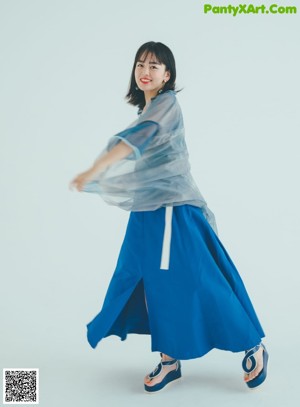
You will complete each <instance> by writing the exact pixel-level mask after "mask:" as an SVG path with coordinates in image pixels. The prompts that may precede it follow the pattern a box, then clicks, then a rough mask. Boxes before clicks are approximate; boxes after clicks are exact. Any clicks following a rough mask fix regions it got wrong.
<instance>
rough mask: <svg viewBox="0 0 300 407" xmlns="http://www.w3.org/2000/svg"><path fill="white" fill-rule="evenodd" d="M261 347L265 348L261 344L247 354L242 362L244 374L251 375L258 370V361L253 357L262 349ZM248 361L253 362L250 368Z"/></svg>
mask: <svg viewBox="0 0 300 407" xmlns="http://www.w3.org/2000/svg"><path fill="white" fill-rule="evenodd" d="M261 346H263V344H262V343H260V344H259V345H256V346H254V348H252V349H250V350H248V351H246V352H245V353H246V354H245V357H244V359H243V362H242V367H243V370H244V372H246V373H251V372H253V370H254V369H255V368H256V365H257V362H256V359H255V357H254V356H253V355H254V354H255V353H256V352H257V351H258V350H259V349H260V347H261ZM248 361H250V362H251V366H250V368H248V367H247V362H248Z"/></svg>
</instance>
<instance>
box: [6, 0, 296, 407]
mask: <svg viewBox="0 0 300 407" xmlns="http://www.w3.org/2000/svg"><path fill="white" fill-rule="evenodd" d="M271 3H273V2H270V1H265V2H264V4H265V5H268V4H271ZM278 3H279V2H278ZM211 4H215V5H224V4H230V3H229V2H228V3H226V2H224V1H221V0H220V1H219V3H217V2H214V3H213V2H211ZM231 4H239V2H238V1H231ZM280 4H283V5H286V2H284V1H282V0H281V1H280ZM288 5H297V4H296V1H294V3H292V2H291V3H289V4H288ZM299 13H300V11H299V12H298V14H296V15H284V14H280V15H270V14H269V15H237V16H236V17H233V16H232V15H204V13H203V2H202V1H200V0H199V1H196V0H185V1H183V0H165V1H162V0H152V1H151V2H147V1H145V0H127V1H121V0H118V1H117V0H112V1H106V2H104V1H99V0H98V1H96V0H73V1H71V0H51V1H50V0H23V1H21V0H18V1H17V0H11V1H10V0H1V1H0V44H1V52H0V55H1V57H0V58H1V63H0V80H1V89H0V103H1V123H0V126H1V127H0V131H1V149H0V158H1V168H0V169H1V172H0V178H1V202H0V205H1V208H0V209H1V210H0V222H1V257H0V266H1V286H0V307H1V308H0V309H1V311H0V312H1V337H0V341H1V343H0V361H1V366H0V367H1V369H2V368H13V367H19V368H25V367H31V368H34V367H35V368H39V369H40V400H41V401H40V405H41V406H43V407H50V406H51V407H52V406H54V405H55V406H56V407H58V406H64V407H71V406H72V407H76V406H82V405H87V406H89V407H92V406H99V403H106V402H107V403H108V405H109V406H112V407H113V406H117V405H119V404H120V403H122V405H125V406H127V405H131V406H138V405H140V403H144V405H145V406H146V405H150V403H151V405H152V403H153V399H151V400H150V399H148V398H147V396H146V395H144V393H143V377H144V375H145V374H146V373H149V372H150V371H151V370H152V369H153V368H154V367H155V365H156V364H157V363H158V361H159V357H158V354H157V353H151V350H150V337H149V336H145V335H132V334H131V335H129V336H128V338H127V340H126V341H124V342H121V341H120V340H119V338H118V337H109V338H106V339H104V340H103V341H101V342H100V343H99V345H98V347H97V348H96V349H95V350H94V349H92V348H91V347H90V346H89V344H88V342H87V340H86V327H85V325H86V323H87V322H89V321H90V320H91V319H92V318H93V317H94V316H95V315H96V314H97V313H98V312H99V310H100V308H101V305H102V301H103V299H104V295H105V293H106V289H107V286H108V283H109V280H110V278H111V275H112V273H113V271H114V267H115V265H116V260H117V256H118V253H119V249H120V246H121V243H122V240H123V237H124V233H125V228H126V225H127V220H128V216H129V213H128V212H125V211H122V210H120V209H118V208H115V207H111V206H108V205H107V204H105V203H104V202H103V201H102V200H101V198H100V197H98V196H96V195H93V194H87V193H78V192H71V191H69V189H68V183H69V181H70V180H71V179H72V178H73V177H74V176H75V175H76V174H77V173H79V172H81V171H83V170H85V169H87V168H88V167H89V166H90V165H91V163H92V162H93V160H94V158H95V157H96V156H97V154H98V153H99V152H100V150H102V148H103V147H104V145H105V144H106V142H107V140H108V138H109V137H110V136H111V135H113V134H115V133H117V132H118V131H121V130H123V129H124V128H125V127H126V126H127V125H128V124H129V123H130V122H131V121H133V120H134V118H135V117H136V109H135V108H133V107H132V106H130V105H128V104H126V103H125V100H124V96H125V94H126V92H127V86H128V84H129V77H130V73H131V69H132V64H133V59H134V56H135V52H136V50H137V49H138V47H139V46H140V45H141V44H143V43H144V42H146V41H160V42H163V43H165V44H166V45H168V46H169V47H170V48H171V50H172V51H173V53H174V55H175V59H176V63H177V85H178V88H181V87H183V88H184V90H183V91H182V92H180V93H179V94H178V96H177V97H178V100H179V102H180V104H181V107H182V110H183V114H184V120H185V127H186V142H187V145H188V149H189V152H190V162H191V166H192V174H193V176H194V178H195V180H196V182H197V184H198V186H199V189H200V191H201V192H202V194H203V195H204V197H205V199H206V201H207V203H208V206H209V207H210V209H211V210H212V211H213V212H214V214H215V216H216V221H217V225H218V230H219V237H220V239H221V241H222V242H223V244H224V246H225V247H226V249H227V251H228V252H229V254H230V256H231V258H232V260H233V262H234V263H235V265H236V266H237V268H238V270H239V272H240V274H241V276H242V278H243V280H244V282H245V284H246V287H247V289H248V292H249V294H250V297H251V299H252V301H253V304H254V306H255V309H256V311H257V313H258V316H259V318H260V320H261V323H262V325H263V327H264V330H265V332H266V334H267V337H266V340H265V344H266V346H267V348H268V350H269V352H270V367H269V376H268V379H267V381H266V383H265V385H264V386H262V388H261V389H260V390H259V392H254V393H251V394H249V392H248V391H247V388H246V386H245V384H244V383H243V381H242V370H241V366H240V362H241V359H242V354H233V353H229V352H228V353H226V352H220V351H217V350H214V351H212V352H210V353H209V354H208V355H206V356H205V357H204V358H201V359H194V360H190V361H184V362H183V376H184V380H182V382H181V383H180V384H179V382H178V386H174V387H172V388H170V389H168V390H166V391H164V392H162V393H161V394H160V395H156V396H155V397H157V398H156V400H154V402H155V403H158V404H160V403H161V405H167V406H168V405H172V406H177V405H181V404H182V403H183V402H185V403H188V404H189V403H193V401H194V400H198V399H200V400H201V404H202V405H204V404H205V405H210V406H212V407H213V406H219V405H221V403H222V406H230V407H233V406H237V405H241V404H242V405H243V406H244V407H247V406H248V405H249V406H250V404H251V406H252V405H256V406H264V407H265V406H277V405H278V406H281V405H283V404H284V405H287V406H292V405H295V404H297V402H299V401H300V397H299V395H298V393H297V378H298V376H299V375H298V373H299V372H298V361H299V356H300V355H299V346H298V345H299V339H300V338H299V318H298V311H299V305H300V304H299V293H298V290H299V274H298V273H299V262H298V251H299V249H298V245H299V238H298V236H299V223H300V222H299V205H300V199H299V197H300V196H299V195H300V194H299V187H298V184H299V147H300V146H299V124H300V123H299V111H300V106H299V71H300V66H299V65H300V64H299V39H300V24H299V23H300V22H299Z"/></svg>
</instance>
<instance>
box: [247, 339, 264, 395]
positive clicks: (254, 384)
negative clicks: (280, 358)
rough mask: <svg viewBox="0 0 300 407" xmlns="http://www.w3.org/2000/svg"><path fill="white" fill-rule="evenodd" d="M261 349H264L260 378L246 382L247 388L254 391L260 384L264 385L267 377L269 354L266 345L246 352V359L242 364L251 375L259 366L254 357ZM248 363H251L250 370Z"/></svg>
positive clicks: (260, 345)
mask: <svg viewBox="0 0 300 407" xmlns="http://www.w3.org/2000/svg"><path fill="white" fill-rule="evenodd" d="M260 347H262V348H263V368H262V370H261V371H260V372H259V374H258V376H256V377H255V378H254V379H252V380H249V381H248V382H246V384H247V386H248V387H250V389H253V388H255V387H257V386H259V385H260V384H262V383H263V382H264V381H265V379H266V377H267V367H268V359H269V354H268V352H267V349H266V348H265V345H264V344H263V343H260V344H259V345H256V346H254V348H252V349H250V350H248V351H245V357H244V359H243V362H242V367H243V370H244V372H245V373H247V374H249V373H251V372H253V370H254V369H255V368H256V366H257V362H256V359H255V357H254V356H253V355H254V354H255V353H256V352H257V351H258V350H259V349H260ZM248 361H250V362H251V366H250V367H249V368H248V367H247V362H248Z"/></svg>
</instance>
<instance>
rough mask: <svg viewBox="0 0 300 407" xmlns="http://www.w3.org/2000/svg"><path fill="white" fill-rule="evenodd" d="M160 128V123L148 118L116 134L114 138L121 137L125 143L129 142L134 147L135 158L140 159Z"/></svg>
mask: <svg viewBox="0 0 300 407" xmlns="http://www.w3.org/2000/svg"><path fill="white" fill-rule="evenodd" d="M158 129H159V124H158V123H156V122H154V121H150V120H147V121H143V122H141V123H138V124H137V125H136V126H133V127H129V128H128V129H125V130H123V131H121V132H120V133H117V134H115V136H114V138H117V139H120V140H122V141H123V142H124V143H126V144H128V145H129V146H130V147H131V148H132V149H133V152H134V154H135V158H136V159H138V158H140V157H141V155H142V154H143V152H144V150H145V148H146V147H147V145H148V144H149V143H150V142H151V140H152V139H153V137H154V136H155V135H156V133H157V132H158ZM114 144H116V143H114Z"/></svg>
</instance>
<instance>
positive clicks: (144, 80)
mask: <svg viewBox="0 0 300 407" xmlns="http://www.w3.org/2000/svg"><path fill="white" fill-rule="evenodd" d="M140 81H141V82H142V83H144V84H147V83H149V82H151V80H150V79H140Z"/></svg>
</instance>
